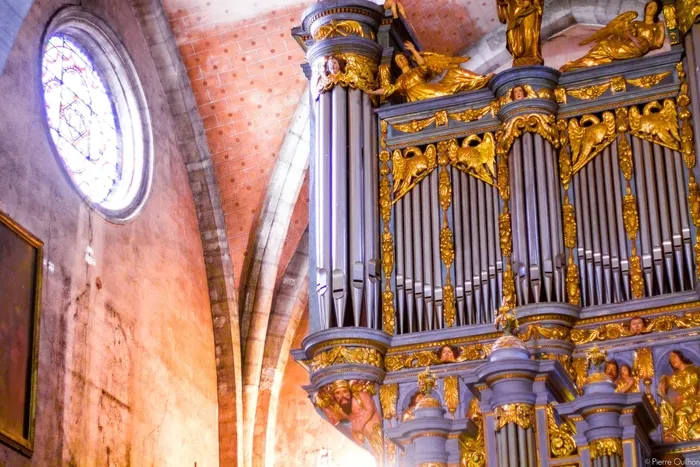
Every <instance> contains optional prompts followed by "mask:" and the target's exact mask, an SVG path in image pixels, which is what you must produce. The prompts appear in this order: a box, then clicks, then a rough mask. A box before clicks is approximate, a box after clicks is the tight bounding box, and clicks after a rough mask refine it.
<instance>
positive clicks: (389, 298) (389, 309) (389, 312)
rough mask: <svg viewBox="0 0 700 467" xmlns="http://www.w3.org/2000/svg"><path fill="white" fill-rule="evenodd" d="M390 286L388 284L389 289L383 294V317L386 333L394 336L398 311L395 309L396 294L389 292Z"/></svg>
mask: <svg viewBox="0 0 700 467" xmlns="http://www.w3.org/2000/svg"><path fill="white" fill-rule="evenodd" d="M389 287H390V286H389V285H388V284H387V289H386V290H384V293H382V317H383V324H384V332H386V333H387V334H389V335H392V334H394V326H395V318H394V315H395V314H396V310H395V308H394V292H392V291H391V290H389Z"/></svg>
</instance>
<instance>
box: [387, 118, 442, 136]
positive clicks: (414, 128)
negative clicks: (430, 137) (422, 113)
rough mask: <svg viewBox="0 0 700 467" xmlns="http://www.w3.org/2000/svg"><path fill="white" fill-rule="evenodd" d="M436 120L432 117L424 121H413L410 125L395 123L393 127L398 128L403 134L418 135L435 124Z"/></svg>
mask: <svg viewBox="0 0 700 467" xmlns="http://www.w3.org/2000/svg"><path fill="white" fill-rule="evenodd" d="M435 121H436V118H435V117H430V118H425V119H423V120H411V121H410V122H408V123H394V124H392V125H391V126H393V127H394V128H396V129H397V130H399V131H400V132H402V133H418V132H419V131H423V130H425V129H426V128H428V127H429V126H430V125H432V124H433V123H435Z"/></svg>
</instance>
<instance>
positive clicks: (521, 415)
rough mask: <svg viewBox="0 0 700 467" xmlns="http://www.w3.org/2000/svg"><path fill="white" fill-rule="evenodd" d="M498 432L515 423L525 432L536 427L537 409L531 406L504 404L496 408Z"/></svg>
mask: <svg viewBox="0 0 700 467" xmlns="http://www.w3.org/2000/svg"><path fill="white" fill-rule="evenodd" d="M494 416H495V419H496V432H499V431H501V428H503V427H504V426H506V425H508V424H509V423H515V424H516V425H518V426H519V427H520V428H522V429H523V430H527V429H529V428H534V427H535V407H534V406H532V405H530V404H520V403H518V404H504V405H501V406H498V407H496V410H495V414H494Z"/></svg>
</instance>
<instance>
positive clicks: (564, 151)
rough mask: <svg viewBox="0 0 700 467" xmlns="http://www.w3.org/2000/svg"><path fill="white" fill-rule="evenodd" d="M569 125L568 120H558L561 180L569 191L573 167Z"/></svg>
mask: <svg viewBox="0 0 700 467" xmlns="http://www.w3.org/2000/svg"><path fill="white" fill-rule="evenodd" d="M567 127H568V125H567V124H566V120H563V119H560V120H557V129H558V130H559V143H560V145H561V146H560V149H559V178H560V180H561V184H562V186H563V187H564V190H568V189H569V183H571V175H572V170H573V169H572V167H571V153H570V152H569V134H568V132H567Z"/></svg>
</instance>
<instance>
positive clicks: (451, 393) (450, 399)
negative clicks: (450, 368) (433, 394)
mask: <svg viewBox="0 0 700 467" xmlns="http://www.w3.org/2000/svg"><path fill="white" fill-rule="evenodd" d="M458 381H459V380H458V379H457V376H447V377H446V378H445V379H444V380H443V383H442V384H443V392H444V396H445V407H447V410H448V412H450V415H451V416H452V418H453V419H454V418H455V412H456V411H457V408H458V407H459V384H458Z"/></svg>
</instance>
